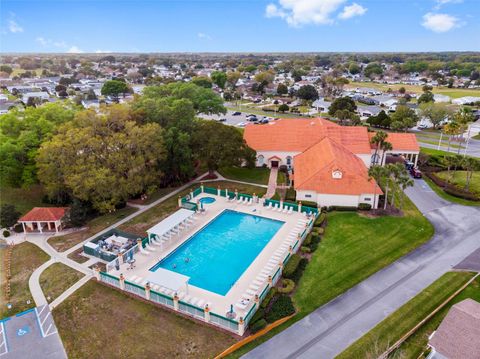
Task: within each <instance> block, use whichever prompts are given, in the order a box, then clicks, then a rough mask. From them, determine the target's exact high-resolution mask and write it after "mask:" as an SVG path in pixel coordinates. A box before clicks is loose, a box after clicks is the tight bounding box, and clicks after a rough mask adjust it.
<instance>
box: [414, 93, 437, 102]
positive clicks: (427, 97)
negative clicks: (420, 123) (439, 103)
mask: <svg viewBox="0 0 480 359" xmlns="http://www.w3.org/2000/svg"><path fill="white" fill-rule="evenodd" d="M434 101H435V99H434V98H433V93H431V92H430V91H427V92H424V93H423V94H421V95H420V97H419V98H418V99H417V102H418V103H419V104H421V103H426V102H434Z"/></svg>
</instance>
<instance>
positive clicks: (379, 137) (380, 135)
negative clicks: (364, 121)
mask: <svg viewBox="0 0 480 359" xmlns="http://www.w3.org/2000/svg"><path fill="white" fill-rule="evenodd" d="M387 137H388V134H387V133H386V132H384V131H378V132H377V133H376V134H375V135H374V136H373V137H372V138H371V139H370V143H371V144H373V145H375V152H374V153H373V156H372V157H373V161H372V164H373V165H375V164H378V150H379V149H381V148H382V145H383V144H384V143H385V142H386V141H387Z"/></svg>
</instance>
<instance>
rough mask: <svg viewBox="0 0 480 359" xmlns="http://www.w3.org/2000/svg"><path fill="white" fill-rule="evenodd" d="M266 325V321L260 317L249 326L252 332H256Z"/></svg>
mask: <svg viewBox="0 0 480 359" xmlns="http://www.w3.org/2000/svg"><path fill="white" fill-rule="evenodd" d="M266 326H267V321H266V320H265V319H260V320H257V321H256V322H255V323H253V324H252V325H251V326H250V331H251V332H252V333H256V332H259V331H260V330H262V329H263V328H265V327H266Z"/></svg>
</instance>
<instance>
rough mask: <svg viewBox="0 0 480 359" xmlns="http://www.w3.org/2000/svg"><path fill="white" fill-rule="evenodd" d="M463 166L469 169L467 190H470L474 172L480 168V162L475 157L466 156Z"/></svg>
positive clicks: (466, 183)
mask: <svg viewBox="0 0 480 359" xmlns="http://www.w3.org/2000/svg"><path fill="white" fill-rule="evenodd" d="M462 167H464V168H465V170H466V171H467V173H466V178H465V190H466V191H468V192H470V182H471V180H472V177H473V173H474V172H475V171H476V170H478V169H479V168H480V162H478V161H477V160H476V159H475V158H473V157H465V158H464V159H463V161H462Z"/></svg>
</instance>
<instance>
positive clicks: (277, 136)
mask: <svg viewBox="0 0 480 359" xmlns="http://www.w3.org/2000/svg"><path fill="white" fill-rule="evenodd" d="M243 137H244V138H245V141H246V142H247V144H248V145H249V146H250V147H251V148H253V149H254V150H256V151H286V152H303V151H305V150H306V149H307V148H309V147H311V146H312V145H314V144H315V143H317V142H319V141H320V140H322V139H323V138H325V137H330V138H332V139H334V140H335V141H337V142H338V143H340V144H342V145H344V146H345V147H347V148H348V149H349V150H350V151H352V152H354V153H356V154H370V153H371V148H370V144H369V139H368V132H367V129H366V128H365V127H361V126H358V127H344V126H339V125H337V124H335V123H333V122H331V121H328V120H325V119H323V118H314V119H311V118H307V119H306V118H298V119H297V118H295V119H285V118H284V119H280V120H277V121H274V122H270V123H269V124H268V125H262V126H258V125H253V124H250V125H247V126H246V127H245V131H244V135H243Z"/></svg>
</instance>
